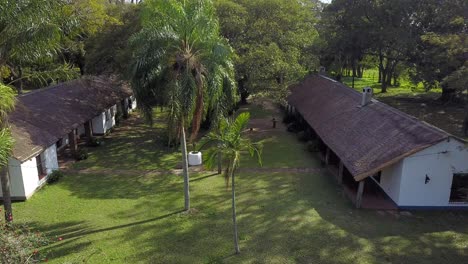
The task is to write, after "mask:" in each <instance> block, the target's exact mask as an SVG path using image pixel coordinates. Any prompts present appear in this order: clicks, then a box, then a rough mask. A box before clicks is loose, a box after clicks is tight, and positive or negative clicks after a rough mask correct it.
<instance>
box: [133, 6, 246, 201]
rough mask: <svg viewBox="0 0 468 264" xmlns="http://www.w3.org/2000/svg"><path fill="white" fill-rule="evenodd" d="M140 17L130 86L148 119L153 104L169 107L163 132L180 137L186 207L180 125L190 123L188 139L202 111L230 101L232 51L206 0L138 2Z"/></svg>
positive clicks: (186, 183) (184, 149)
mask: <svg viewBox="0 0 468 264" xmlns="http://www.w3.org/2000/svg"><path fill="white" fill-rule="evenodd" d="M142 17H143V18H142V24H143V29H142V30H141V31H140V32H139V33H137V34H136V35H135V36H134V37H133V38H132V40H131V44H132V47H133V50H134V55H133V58H134V61H133V69H132V71H133V72H132V77H131V79H132V88H133V91H134V93H135V95H136V97H137V100H138V103H139V108H140V109H141V110H142V112H143V114H144V115H145V116H146V117H147V118H148V119H149V121H150V122H151V121H152V108H153V107H154V106H156V105H160V106H165V107H167V108H168V109H169V115H168V117H169V118H168V119H169V120H168V132H169V133H168V134H169V136H170V139H175V138H179V139H180V144H181V150H182V164H183V172H184V193H185V210H189V209H190V194H189V175H188V162H187V145H186V143H187V142H186V136H185V133H186V129H187V128H189V127H190V124H191V136H190V141H193V140H194V139H195V138H196V137H197V133H198V130H199V128H200V123H201V121H202V119H203V117H204V116H206V114H207V113H208V112H210V113H216V114H218V115H222V114H224V113H225V112H227V111H228V110H230V109H231V106H233V105H234V103H235V102H236V100H237V99H236V96H237V94H236V92H235V91H236V89H235V88H236V87H235V79H234V67H233V64H232V60H231V58H232V56H233V51H232V48H231V47H230V46H229V45H228V43H227V40H226V39H224V38H222V37H221V36H220V33H219V25H218V21H217V18H216V13H215V10H214V7H213V4H212V2H211V1H209V0H193V1H180V0H148V1H144V2H143V14H142ZM215 119H216V117H215Z"/></svg>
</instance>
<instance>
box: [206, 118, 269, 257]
mask: <svg viewBox="0 0 468 264" xmlns="http://www.w3.org/2000/svg"><path fill="white" fill-rule="evenodd" d="M249 119H250V114H249V113H241V114H239V115H238V116H237V118H236V119H221V121H220V122H219V124H218V128H217V129H215V130H214V131H212V132H210V133H209V134H208V135H206V136H205V137H204V138H203V139H202V140H201V142H200V144H202V145H201V148H203V147H204V146H212V148H210V149H209V150H208V151H207V152H206V154H205V155H206V157H207V158H206V161H205V164H206V166H207V167H208V168H213V167H214V166H215V165H216V164H217V163H218V157H219V153H221V154H222V157H223V163H224V164H225V165H226V169H225V180H226V187H229V179H231V190H232V222H233V226H234V247H235V251H236V254H239V253H240V249H239V239H238V235H237V215H236V185H235V172H236V170H237V169H238V168H239V167H240V159H241V153H242V152H244V151H248V152H249V154H250V155H251V156H255V157H256V158H257V160H258V162H259V164H260V165H261V164H262V162H261V148H260V145H259V144H258V143H252V142H251V141H250V139H248V138H246V137H244V136H243V135H244V133H243V132H244V131H245V129H246V128H247V124H248V122H249Z"/></svg>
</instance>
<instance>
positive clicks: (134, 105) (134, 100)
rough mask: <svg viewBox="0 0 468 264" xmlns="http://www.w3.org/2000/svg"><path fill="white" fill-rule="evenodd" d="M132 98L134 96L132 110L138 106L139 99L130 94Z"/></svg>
mask: <svg viewBox="0 0 468 264" xmlns="http://www.w3.org/2000/svg"><path fill="white" fill-rule="evenodd" d="M130 98H132V106H131V108H132V110H135V109H136V108H137V101H136V98H135V96H133V95H132V96H130Z"/></svg>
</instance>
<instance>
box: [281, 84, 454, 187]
mask: <svg viewBox="0 0 468 264" xmlns="http://www.w3.org/2000/svg"><path fill="white" fill-rule="evenodd" d="M290 90H291V94H290V96H289V97H288V102H289V104H290V105H292V106H294V107H295V108H296V109H297V111H299V112H300V113H301V115H302V116H303V118H304V119H305V120H306V121H307V122H308V123H309V125H310V126H311V127H312V128H313V129H314V130H315V132H316V133H317V134H318V135H319V136H320V138H321V139H322V140H323V141H324V143H325V144H326V145H327V146H328V147H329V148H330V149H331V150H332V151H333V152H334V153H335V154H336V155H337V156H338V157H339V158H340V159H341V160H342V162H343V164H344V165H345V166H346V168H347V169H348V170H349V172H350V173H351V174H352V175H353V176H354V178H355V179H356V180H361V179H364V178H365V177H368V176H371V175H373V174H374V173H376V172H378V171H380V170H381V169H383V168H384V167H387V166H389V165H391V164H394V163H396V162H398V161H399V160H401V159H403V158H405V157H407V156H409V155H411V154H413V153H416V152H418V151H420V150H422V149H425V148H427V147H429V146H432V145H434V144H436V143H438V142H441V141H442V140H445V139H448V138H449V137H451V135H450V134H448V133H447V132H444V131H442V130H440V129H438V128H436V127H434V126H431V125H429V124H427V123H425V122H422V121H420V120H418V119H417V118H415V117H413V116H410V115H407V114H405V113H403V112H401V111H398V110H397V109H395V108H393V107H391V106H389V105H386V104H384V103H382V102H379V101H377V100H374V99H373V100H372V102H371V103H370V104H368V105H366V106H364V107H361V106H360V103H361V96H362V95H361V94H360V93H359V92H357V91H355V90H354V89H351V88H349V87H347V86H345V85H344V84H342V83H339V82H336V81H334V80H332V79H329V78H327V77H324V76H321V75H313V76H309V77H307V78H306V79H305V80H304V81H303V82H301V83H300V84H297V85H294V86H292V87H291V88H290Z"/></svg>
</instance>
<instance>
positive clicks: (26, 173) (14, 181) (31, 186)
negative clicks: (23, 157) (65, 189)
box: [0, 144, 59, 198]
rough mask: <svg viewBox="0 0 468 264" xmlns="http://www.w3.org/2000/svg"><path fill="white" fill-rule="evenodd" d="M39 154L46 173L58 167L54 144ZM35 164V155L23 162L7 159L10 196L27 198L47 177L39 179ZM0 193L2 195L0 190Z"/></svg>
mask: <svg viewBox="0 0 468 264" xmlns="http://www.w3.org/2000/svg"><path fill="white" fill-rule="evenodd" d="M40 156H41V160H42V161H43V164H42V165H43V168H44V169H45V170H46V172H47V174H50V173H52V171H53V170H57V169H58V168H59V166H58V161H57V148H56V146H55V144H53V145H52V146H50V147H49V148H47V149H46V150H45V151H44V152H42V153H41V154H40ZM37 166H38V164H37V163H36V157H33V158H31V159H29V160H27V161H25V162H23V163H21V162H20V161H18V160H16V159H14V158H10V159H9V161H8V168H9V174H10V186H11V196H13V197H22V198H28V197H30V196H31V195H32V194H33V193H34V192H35V191H36V190H37V188H38V187H40V186H41V185H42V184H43V183H44V182H45V181H46V179H47V177H44V178H43V179H42V180H39V174H38V172H37ZM0 189H1V188H0ZM0 195H3V194H2V192H1V190H0Z"/></svg>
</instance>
